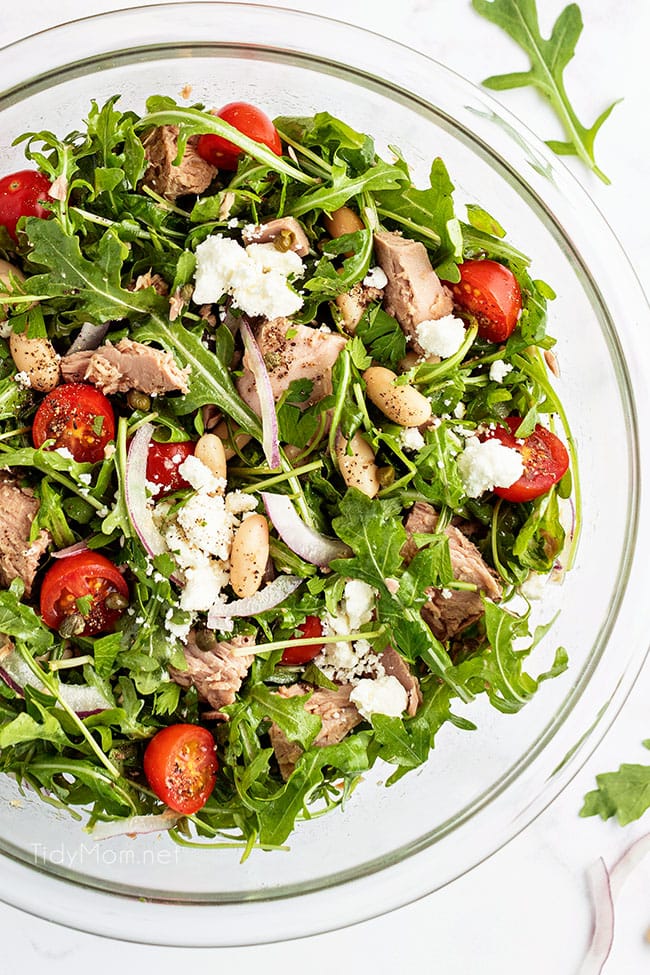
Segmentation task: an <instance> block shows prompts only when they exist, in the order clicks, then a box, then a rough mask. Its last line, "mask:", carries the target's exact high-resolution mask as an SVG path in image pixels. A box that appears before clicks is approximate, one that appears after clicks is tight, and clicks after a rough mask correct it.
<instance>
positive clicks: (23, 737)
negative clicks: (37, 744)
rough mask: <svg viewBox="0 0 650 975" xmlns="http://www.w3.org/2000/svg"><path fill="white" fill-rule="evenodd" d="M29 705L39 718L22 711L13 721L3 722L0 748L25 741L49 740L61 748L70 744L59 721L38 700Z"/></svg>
mask: <svg viewBox="0 0 650 975" xmlns="http://www.w3.org/2000/svg"><path fill="white" fill-rule="evenodd" d="M30 706H31V707H33V708H36V709H37V711H38V713H39V715H40V718H41V720H40V721H37V720H36V719H35V718H33V717H32V716H31V715H29V714H27V712H23V713H22V714H19V715H18V717H17V718H14V720H13V721H10V722H9V723H8V724H3V725H2V727H1V728H0V749H2V748H10V747H11V746H12V745H19V744H22V743H23V742H27V741H49V742H52V744H53V745H57V746H59V747H61V748H65V747H66V746H67V745H71V744H72V742H71V741H70V740H69V738H68V736H67V735H66V734H65V732H64V730H63V728H62V727H61V725H60V723H59V722H58V721H57V720H56V718H55V717H54V715H53V714H51V713H50V712H49V711H48V710H47V708H44V707H43V706H42V705H41V704H39V703H38V701H31V702H30Z"/></svg>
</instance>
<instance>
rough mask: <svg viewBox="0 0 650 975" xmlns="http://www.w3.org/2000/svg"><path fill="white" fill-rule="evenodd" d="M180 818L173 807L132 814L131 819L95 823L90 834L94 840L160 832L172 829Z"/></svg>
mask: <svg viewBox="0 0 650 975" xmlns="http://www.w3.org/2000/svg"><path fill="white" fill-rule="evenodd" d="M180 818H181V816H180V814H179V813H177V812H174V810H173V809H167V810H166V812H164V813H156V814H152V815H150V816H130V817H129V819H118V820H115V821H114V822H111V823H95V825H94V826H93V828H92V829H91V830H90V836H92V838H93V839H94V840H109V839H111V837H113V836H130V835H132V834H133V833H158V832H160V831H161V830H168V829H171V828H172V826H175V825H176V823H177V822H178V820H179V819H180Z"/></svg>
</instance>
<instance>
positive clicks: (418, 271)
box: [375, 231, 454, 355]
mask: <svg viewBox="0 0 650 975" xmlns="http://www.w3.org/2000/svg"><path fill="white" fill-rule="evenodd" d="M375 256H376V258H377V262H378V264H379V266H380V267H381V269H382V271H383V272H384V274H385V275H386V277H387V278H388V284H387V285H386V287H385V289H384V308H385V310H386V311H387V312H388V314H389V315H392V316H393V318H396V319H397V321H398V322H399V323H400V325H401V326H402V329H403V331H404V334H405V335H407V336H408V337H410V339H411V348H412V349H414V350H415V351H416V352H417V353H418V355H423V354H424V350H423V349H422V347H421V345H420V344H419V342H418V341H417V338H416V332H415V329H416V326H417V325H419V324H420V322H425V321H430V320H431V319H436V318H444V317H445V315H450V314H451V312H452V311H453V307H454V304H453V300H452V297H451V292H450V291H449V289H448V288H446V287H445V286H444V285H443V284H441V282H440V278H439V277H438V275H437V274H436V272H435V271H434V270H433V268H432V266H431V261H430V260H429V255H428V254H427V250H426V247H425V246H424V244H421V243H420V242H419V241H416V240H408V239H407V238H406V237H400V235H399V234H391V233H388V232H386V231H382V232H381V233H376V234H375Z"/></svg>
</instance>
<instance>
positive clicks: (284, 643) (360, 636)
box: [232, 626, 385, 657]
mask: <svg viewBox="0 0 650 975" xmlns="http://www.w3.org/2000/svg"><path fill="white" fill-rule="evenodd" d="M384 632H385V627H383V626H381V627H380V628H379V629H378V630H373V631H372V632H370V633H368V632H366V633H332V634H331V635H329V634H327V635H325V636H314V637H300V638H299V639H297V640H274V641H273V642H272V643H258V644H257V646H256V647H252V648H251V647H241V649H240V650H233V651H232V652H233V654H234V655H235V656H236V657H240V656H241V657H245V656H248V654H249V653H250V652H251V649H252V650H253V652H254V653H255V655H256V656H257V655H258V654H260V653H270V652H271V651H272V650H284V649H285V647H297V646H300V647H305V646H307V647H311V646H320V644H321V643H354V642H355V640H376V639H378V638H379V637H380V636H383V635H384Z"/></svg>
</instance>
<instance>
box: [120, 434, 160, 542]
mask: <svg viewBox="0 0 650 975" xmlns="http://www.w3.org/2000/svg"><path fill="white" fill-rule="evenodd" d="M152 435H153V426H152V424H151V423H143V425H142V426H141V427H140V429H139V430H138V431H137V433H136V434H135V436H134V437H133V440H132V441H131V443H130V445H129V452H128V456H127V460H126V474H125V478H124V482H125V483H124V493H125V496H126V507H127V509H128V512H129V518H130V519H131V524H132V525H133V527H134V528H135V532H136V534H137V536H138V538H139V539H140V541H141V542H142V545H143V547H144V549H145V551H146V552H147V554H148V555H150V556H151V557H152V558H153V556H154V555H162V554H163V552H166V551H167V546H166V545H165V539H164V538H163V537H162V535H161V534H160V532H159V531H158V529H157V527H156V525H155V523H154V520H153V515H152V513H151V508H150V507H149V505H148V504H147V491H146V480H147V457H148V454H149V444H150V442H151V437H152Z"/></svg>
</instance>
